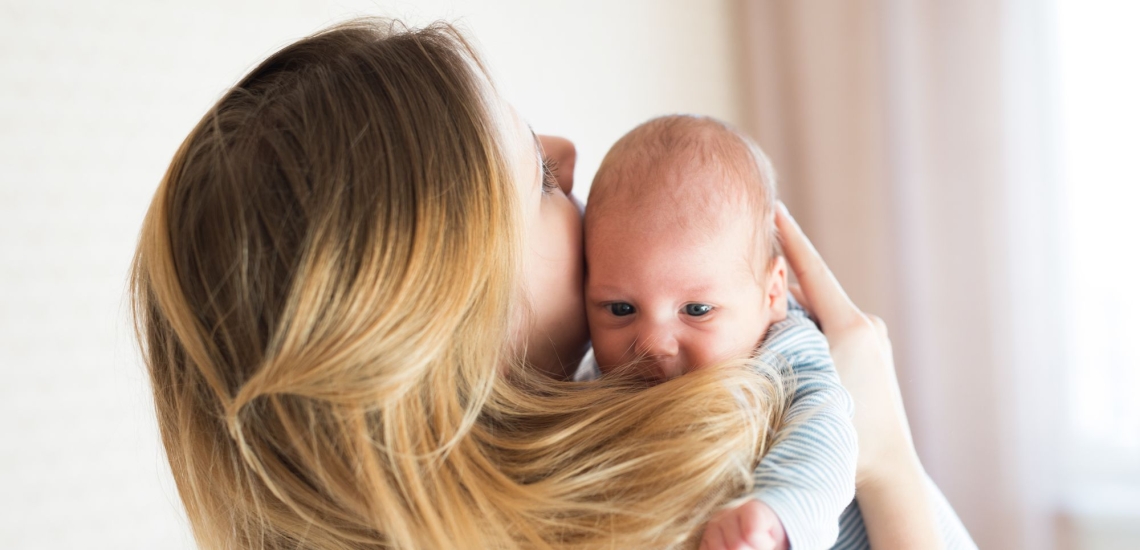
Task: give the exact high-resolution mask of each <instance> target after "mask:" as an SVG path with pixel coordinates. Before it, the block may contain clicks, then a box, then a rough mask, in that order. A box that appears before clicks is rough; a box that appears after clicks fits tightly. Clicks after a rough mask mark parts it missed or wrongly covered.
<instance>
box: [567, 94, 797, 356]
mask: <svg viewBox="0 0 1140 550" xmlns="http://www.w3.org/2000/svg"><path fill="white" fill-rule="evenodd" d="M775 202H776V187H775V175H774V173H773V171H772V167H771V163H770V162H769V161H768V159H767V157H766V156H765V155H764V153H763V152H762V151H761V150H760V148H759V147H758V146H757V145H756V144H755V143H754V142H752V141H751V140H750V139H748V138H747V137H745V136H744V135H742V134H740V133H739V132H737V131H736V130H734V129H732V128H730V127H728V126H727V125H725V124H724V123H722V122H719V121H717V120H714V119H710V118H705V117H695V116H685V115H677V116H667V117H661V118H656V119H653V120H650V121H649V122H646V123H644V124H642V125H641V126H638V127H637V128H634V129H633V130H632V131H630V132H629V133H628V134H626V135H625V136H623V137H622V138H621V139H620V140H618V142H617V143H616V144H614V146H613V147H612V148H611V149H610V151H609V153H607V154H606V158H605V160H603V161H602V165H601V167H600V168H599V169H598V173H597V176H595V178H594V183H593V186H592V188H591V190H590V198H589V200H588V201H587V206H586V221H585V225H586V269H587V276H586V307H587V317H588V319H589V322H590V337H591V340H592V341H593V345H594V353H595V355H596V357H597V360H598V364H599V366H601V368H602V370H603V371H606V370H609V369H612V368H614V367H616V366H619V365H625V364H630V363H632V362H635V361H639V362H640V367H643V368H644V371H643V374H644V375H645V376H647V377H649V378H652V379H667V378H672V377H674V376H678V375H680V374H683V373H685V372H689V371H690V370H694V369H699V368H702V367H706V366H710V365H714V364H716V363H719V362H722V361H724V360H727V359H730V358H734V357H740V356H743V355H747V354H749V353H751V352H752V351H753V350H754V349H755V347H756V346H757V345H759V344H760V341H761V340H762V339H763V337H764V334H765V333H766V332H767V330H768V327H769V325H771V324H772V323H773V322H776V321H779V320H782V319H783V318H784V316H785V315H786V313H787V299H786V297H785V290H786V288H787V269H786V267H785V263H784V260H783V257H782V255H781V253H780V248H779V243H778V241H777V239H776V226H775V211H774V207H775Z"/></svg>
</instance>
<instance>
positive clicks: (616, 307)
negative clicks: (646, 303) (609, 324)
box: [609, 302, 633, 317]
mask: <svg viewBox="0 0 1140 550" xmlns="http://www.w3.org/2000/svg"><path fill="white" fill-rule="evenodd" d="M609 307H610V313H613V314H614V315H616V316H618V317H625V316H626V315H633V306H631V305H629V304H627V303H625V302H614V303H612V304H610V306H609Z"/></svg>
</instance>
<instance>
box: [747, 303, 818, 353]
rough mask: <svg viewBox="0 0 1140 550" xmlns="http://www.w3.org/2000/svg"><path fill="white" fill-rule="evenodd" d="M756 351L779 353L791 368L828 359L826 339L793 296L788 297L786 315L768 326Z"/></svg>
mask: <svg viewBox="0 0 1140 550" xmlns="http://www.w3.org/2000/svg"><path fill="white" fill-rule="evenodd" d="M759 352H760V353H761V354H765V353H775V354H779V355H781V356H783V357H784V358H785V359H786V360H787V361H788V362H789V363H791V365H792V367H793V368H794V367H798V366H802V365H804V364H805V363H811V364H813V363H817V362H820V361H827V362H830V358H831V352H830V349H829V347H828V345H827V338H825V337H824V336H823V333H822V332H820V330H819V326H818V325H816V323H815V321H814V320H813V319H812V318H811V317H810V316H809V315H808V313H807V310H805V309H804V308H803V307H802V306H801V305H800V304H798V303H797V302H796V301H795V299H794V298H792V297H791V296H790V295H789V296H788V315H787V317H786V318H785V319H784V320H782V321H779V322H777V323H773V324H772V326H771V327H769V328H768V333H767V335H766V336H765V337H764V343H763V344H761V346H760V349H759Z"/></svg>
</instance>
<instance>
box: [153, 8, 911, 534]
mask: <svg viewBox="0 0 1140 550" xmlns="http://www.w3.org/2000/svg"><path fill="white" fill-rule="evenodd" d="M546 143H547V144H548V145H550V146H551V147H552V149H554V148H558V147H561V150H562V151H563V153H562V154H561V156H562V157H563V161H564V162H572V147H567V146H568V143H566V142H564V141H562V142H559V141H547V142H546ZM571 184H572V182H571V181H569V179H568V178H565V179H562V180H559V179H557V177H555V175H554V174H553V172H552V170H551V169H550V167H549V163H548V162H547V160H546V159H543V158H542V145H541V143H540V142H539V141H538V139H537V138H536V137H535V136H534V135H533V133H532V132H531V131H530V130H529V128H527V126H526V125H525V124H523V123H522V122H521V120H520V119H519V117H518V116H517V114H516V113H515V112H514V111H513V109H511V108H510V107H509V106H508V105H505V104H504V103H503V102H502V101H501V100H500V99H499V97H498V94H497V93H496V92H495V90H494V88H493V87H492V86H491V85H490V83H489V82H488V80H487V79H486V77H485V73H484V71H483V69H482V67H481V65H480V64H479V61H478V58H477V56H476V55H475V53H474V52H473V50H472V49H471V48H470V47H469V46H468V45H467V44H466V43H465V42H464V41H463V39H462V37H461V36H460V35H459V34H458V33H456V32H455V31H454V30H452V29H450V28H449V27H446V26H435V27H431V28H428V29H425V30H419V31H407V30H394V29H392V28H391V27H390V26H386V25H385V24H382V23H379V22H375V21H358V22H353V23H349V24H346V25H342V26H340V27H337V28H334V29H331V30H329V31H325V32H323V33H319V34H317V35H315V36H313V37H310V38H307V39H304V40H301V41H299V42H298V43H296V44H293V45H291V46H289V47H287V48H285V49H284V50H282V51H280V52H278V53H277V54H275V55H273V56H271V57H270V58H269V59H268V60H266V61H265V62H264V63H262V64H261V65H260V66H259V67H257V68H256V69H254V70H253V71H252V72H251V73H250V74H249V75H248V76H247V77H245V79H243V80H242V81H241V82H240V83H238V84H237V85H236V86H235V87H234V88H233V89H232V90H230V92H228V93H227V94H226V95H225V96H224V97H223V98H222V99H221V100H220V101H219V102H218V104H217V105H215V107H214V108H213V109H211V111H210V112H209V113H207V115H206V116H205V117H204V118H203V120H202V121H201V122H200V123H199V124H198V126H197V127H196V128H195V129H194V130H193V131H192V132H191V133H190V135H189V136H188V137H187V139H186V141H185V142H184V143H183V145H182V147H181V148H180V149H179V151H178V153H177V154H176V155H175V158H174V160H173V162H172V163H171V166H170V169H169V170H168V172H167V175H166V177H165V178H164V180H163V182H162V185H161V186H160V188H159V190H158V192H157V193H156V195H155V198H154V201H153V203H152V205H151V209H150V211H149V213H148V215H147V219H146V222H145V223H144V227H143V230H142V235H141V239H140V243H139V248H138V251H137V255H136V260H135V268H134V275H133V285H132V286H133V293H134V298H135V304H136V318H137V323H138V327H139V331H140V340H141V341H142V342H143V344H144V351H145V355H146V359H147V364H148V368H149V371H150V375H151V380H152V385H153V389H154V393H155V405H156V411H157V415H158V418H159V424H160V428H161V431H162V437H163V442H164V445H165V447H166V450H167V455H168V459H169V461H170V463H171V468H172V470H173V472H174V476H175V480H176V482H177V485H178V489H179V494H180V496H181V498H182V501H183V504H184V505H185V507H186V509H187V514H188V516H189V519H190V522H191V525H192V527H193V530H194V533H195V537H196V539H197V540H198V542H199V544H200V545H201V546H202V547H205V548H249V547H266V548H279V547H288V548H296V547H315V548H379V547H399V548H453V547H465V548H499V547H504V548H505V547H536V548H542V547H581V548H589V547H601V546H605V547H618V548H646V547H667V546H676V545H680V544H684V543H686V542H690V543H691V541H693V540H696V539H695V537H696V536H697V535H699V534H700V529H701V526H702V525H704V523H705V522H706V521H707V520H708V518H709V517H710V516H711V515H712V514H713V513H714V512H715V510H716V508H717V507H718V506H719V504H721V503H723V502H724V501H726V500H727V499H729V498H731V497H732V496H734V495H736V494H738V493H740V492H741V491H742V490H743V489H744V488H745V485H746V484H747V483H748V480H749V478H750V475H749V473H750V470H751V466H752V465H753V464H754V461H755V460H756V457H757V456H758V453H760V452H762V451H763V449H764V447H765V445H766V443H767V441H766V440H765V434H766V433H768V431H769V430H766V429H765V427H766V426H767V427H770V426H771V425H772V424H773V423H775V422H777V421H778V419H779V411H780V409H781V406H782V401H781V399H780V396H781V392H780V391H779V388H778V387H776V384H775V382H774V380H773V379H771V378H769V377H766V376H764V375H762V374H757V373H755V372H754V371H752V370H749V369H745V368H736V369H731V368H730V369H718V370H709V371H703V372H701V373H698V374H697V375H693V376H685V377H682V378H680V379H678V380H676V381H673V382H670V383H666V384H661V385H658V386H655V387H653V388H648V389H645V388H641V387H638V386H637V385H636V384H633V383H627V382H623V381H620V380H618V381H601V382H598V383H592V384H586V385H575V384H571V383H567V382H562V381H559V380H556V379H555V378H554V377H550V376H545V375H540V374H538V372H539V371H544V372H547V373H562V372H565V370H566V366H567V365H574V364H576V362H577V361H578V359H579V358H580V357H581V355H582V353H583V351H584V350H585V349H586V346H587V335H586V330H585V320H584V312H583V308H582V303H581V300H582V295H581V294H582V288H581V279H582V258H581V242H580V237H581V228H580V221H579V218H578V211H577V208H576V207H575V206H574V205H573V204H572V203H571V202H570V201H569V200H568V198H567V195H566V194H567V193H568V192H569V191H570V185H571ZM782 220H783V221H782V222H781V223H782V226H781V228H782V229H784V230H787V231H788V234H787V235H786V237H787V238H788V243H789V250H788V254H789V259H790V260H791V264H792V265H793V267H794V268H796V269H797V272H798V273H799V274H800V275H801V280H802V281H803V282H804V285H805V286H804V294H805V296H804V298H805V299H806V300H807V303H809V304H810V305H811V306H813V307H815V308H816V310H817V312H818V314H819V315H820V317H821V319H822V320H823V323H824V330H825V332H827V334H828V336H829V338H832V341H833V342H834V350H833V351H834V353H835V356H836V360H837V363H838V364H839V365H840V366H841V369H844V370H843V373H844V376H845V378H844V380H845V383H847V384H849V385H850V386H851V389H852V391H853V392H855V395H856V398H857V399H856V402H857V403H859V404H860V405H859V406H863V405H864V404H870V405H873V406H876V407H879V408H877V409H861V410H860V411H859V413H860V414H859V416H860V417H863V418H866V419H867V421H868V422H870V424H867V425H860V426H859V430H860V444H861V445H862V448H863V451H864V454H863V455H861V458H860V470H859V474H860V486H859V487H860V488H859V490H860V504H861V506H862V507H863V509H864V516H865V517H866V523H867V527H868V533H869V535H870V538H871V540H872V542H876V543H878V542H880V541H882V542H883V544H888V543H898V544H903V543H908V544H910V543H914V544H923V545H925V544H926V542H924V539H921V538H915V537H922V536H933V532H934V528H933V526H932V525H931V522H930V521H928V520H929V516H930V514H928V513H926V512H925V511H924V510H923V508H922V506H923V505H924V503H925V501H926V499H925V497H924V495H923V494H922V493H921V491H915V490H913V486H912V485H911V484H910V483H909V482H910V481H912V480H914V479H920V478H921V475H922V474H921V467H920V465H919V464H918V462H917V459H915V458H914V454H913V445H912V444H911V443H910V440H909V432H908V431H907V427H906V423H905V417H904V416H903V414H902V409H901V407H900V406H899V403H898V399H897V384H896V383H895V382H894V380H893V370H892V369H891V365H890V362H889V359H890V354H889V346H888V345H886V343H885V339H884V338H881V337H879V336H877V335H876V333H875V332H874V331H873V330H872V329H871V328H870V327H871V325H870V324H869V323H868V321H867V318H866V317H865V316H863V315H862V314H861V313H859V312H858V310H857V309H855V308H854V307H853V306H851V304H850V302H847V301H846V300H845V298H843V295H842V291H841V290H840V289H839V287H838V285H837V284H836V283H835V282H834V280H833V279H831V278H830V277H829V276H828V275H827V271H826V268H825V267H824V266H823V264H822V262H821V261H820V260H819V259H818V257H817V256H815V255H813V254H811V253H810V250H811V249H810V245H809V244H808V243H807V241H806V240H805V239H803V238H802V234H800V233H798V232H797V231H796V230H795V228H794V225H791V224H790V220H789V219H788V218H786V217H785V218H782ZM879 334H882V333H881V332H880V333H879ZM884 395H886V396H887V397H890V398H891V399H883V398H882V397H883V396H884ZM865 412H866V413H868V414H864V413H865ZM742 428H743V429H742ZM900 519H901V520H905V521H902V522H900V521H897V520H900Z"/></svg>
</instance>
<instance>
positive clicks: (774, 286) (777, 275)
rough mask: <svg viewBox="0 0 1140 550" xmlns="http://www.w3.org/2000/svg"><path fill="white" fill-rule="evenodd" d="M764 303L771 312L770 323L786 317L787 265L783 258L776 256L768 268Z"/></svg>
mask: <svg viewBox="0 0 1140 550" xmlns="http://www.w3.org/2000/svg"><path fill="white" fill-rule="evenodd" d="M764 302H765V305H767V306H768V308H769V310H770V311H771V313H770V314H769V317H770V322H772V323H776V322H779V321H783V320H784V319H786V318H787V317H788V263H787V261H785V260H784V257H783V256H777V257H776V259H775V260H773V261H772V265H771V267H769V268H768V280H767V282H766V284H765V288H764Z"/></svg>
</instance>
